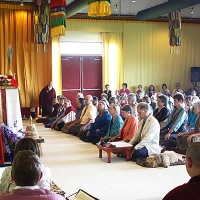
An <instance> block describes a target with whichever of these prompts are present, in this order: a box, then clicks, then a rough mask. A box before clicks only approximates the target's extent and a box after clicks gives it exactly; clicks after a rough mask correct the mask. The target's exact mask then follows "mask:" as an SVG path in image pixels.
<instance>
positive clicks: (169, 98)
mask: <svg viewBox="0 0 200 200" xmlns="http://www.w3.org/2000/svg"><path fill="white" fill-rule="evenodd" d="M164 95H165V96H166V97H167V108H168V109H169V110H170V112H171V111H173V109H174V99H173V98H172V96H171V95H170V93H169V92H165V93H164ZM181 95H182V94H181Z"/></svg>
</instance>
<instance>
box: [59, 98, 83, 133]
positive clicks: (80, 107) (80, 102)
mask: <svg viewBox="0 0 200 200" xmlns="http://www.w3.org/2000/svg"><path fill="white" fill-rule="evenodd" d="M76 103H77V107H78V108H77V112H76V115H75V117H76V119H75V120H72V121H69V122H67V123H65V124H64V126H63V127H62V128H61V131H62V132H63V133H69V131H68V129H69V126H70V125H71V124H72V123H73V122H75V121H77V120H79V119H80V116H81V112H82V110H83V108H84V107H85V101H84V98H76Z"/></svg>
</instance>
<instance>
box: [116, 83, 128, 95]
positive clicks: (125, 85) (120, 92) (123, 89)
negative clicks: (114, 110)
mask: <svg viewBox="0 0 200 200" xmlns="http://www.w3.org/2000/svg"><path fill="white" fill-rule="evenodd" d="M123 93H125V94H129V93H131V91H130V90H129V89H128V85H127V83H122V89H120V90H119V95H120V96H122V94H123Z"/></svg>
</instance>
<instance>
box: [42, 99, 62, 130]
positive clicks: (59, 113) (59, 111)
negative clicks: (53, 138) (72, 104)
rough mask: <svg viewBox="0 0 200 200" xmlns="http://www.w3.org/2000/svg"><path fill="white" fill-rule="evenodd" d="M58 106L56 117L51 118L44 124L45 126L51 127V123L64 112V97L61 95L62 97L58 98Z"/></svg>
mask: <svg viewBox="0 0 200 200" xmlns="http://www.w3.org/2000/svg"><path fill="white" fill-rule="evenodd" d="M58 103H59V107H58V113H57V116H56V117H53V118H51V120H50V121H49V122H48V123H47V124H45V126H44V127H45V128H51V125H52V123H53V122H54V121H55V120H56V119H57V118H58V117H59V116H61V115H63V113H64V112H65V107H64V103H65V97H64V96H63V98H60V99H59V102H58Z"/></svg>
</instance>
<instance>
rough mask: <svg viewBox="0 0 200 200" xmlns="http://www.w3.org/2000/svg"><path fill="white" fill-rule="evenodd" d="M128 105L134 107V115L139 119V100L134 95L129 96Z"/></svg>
mask: <svg viewBox="0 0 200 200" xmlns="http://www.w3.org/2000/svg"><path fill="white" fill-rule="evenodd" d="M128 104H129V105H130V106H131V107H132V113H133V115H134V116H135V117H136V118H138V114H137V98H136V95H135V94H134V93H130V94H128Z"/></svg>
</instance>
